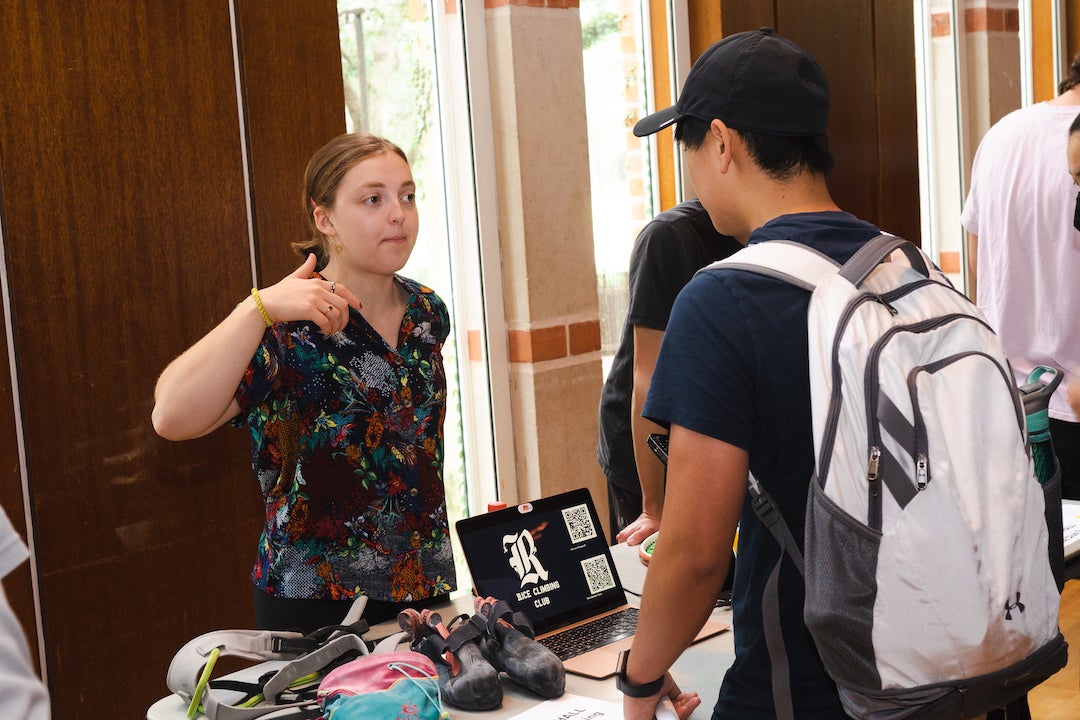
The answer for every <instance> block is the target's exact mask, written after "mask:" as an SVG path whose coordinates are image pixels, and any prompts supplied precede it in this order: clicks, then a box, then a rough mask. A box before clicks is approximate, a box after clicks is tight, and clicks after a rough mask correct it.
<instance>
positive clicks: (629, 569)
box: [146, 545, 735, 720]
mask: <svg viewBox="0 0 1080 720" xmlns="http://www.w3.org/2000/svg"><path fill="white" fill-rule="evenodd" d="M611 554H612V557H613V558H614V560H615V567H616V568H617V569H618V572H619V577H620V579H621V580H622V583H623V587H624V588H626V589H627V591H628V596H627V599H628V601H630V602H634V601H636V600H637V599H638V598H637V597H636V596H634V593H639V594H640V592H641V588H642V585H643V584H644V582H645V566H644V565H642V564H641V562H640V561H639V560H638V555H637V548H636V547H635V548H630V547H627V546H626V545H616V546H614V547H613V548H612V549H611ZM449 606H452V607H453V610H452V612H453V613H455V614H456V613H471V612H472V599H471V597H469V595H468V594H467V593H465V594H463V595H461V596H460V597H458V598H456V599H455V600H454V601H453V602H452V603H450V604H449V605H448V606H447V608H440V610H441V611H446V610H447V609H448V607H449ZM444 614H450V613H445V612H444ZM713 619H714V620H717V621H718V622H722V623H726V624H728V625H730V624H731V610H730V609H728V608H724V609H718V610H715V611H714V612H713ZM395 630H397V625H396V624H395V623H393V622H388V623H383V624H381V625H376V626H375V627H374V628H372V631H371V635H370V636H371V637H373V638H378V637H384V636H386V635H390V634H391V633H392V632H394V631H395ZM734 660H735V655H734V647H733V640H732V634H731V632H730V631H728V632H724V633H721V634H720V635H716V636H714V637H711V638H708V639H706V640H703V641H701V642H699V643H697V644H695V645H692V646H691V647H690V648H689V649H687V650H686V652H684V653H683V654H682V656H681V657H680V658H679V659H678V661H676V663H675V665H674V666H673V667H672V669H671V672H672V675H673V676H674V677H675V681H676V682H677V683H678V684H679V687H680V688H681V689H683V690H685V691H694V692H697V693H698V694H700V695H701V706H700V707H699V708H698V709H697V710H696V711H695V712H694V714H693V715H692V716H691V717H692V718H694V720H704V719H705V718H708V717H710V716H711V715H712V709H713V706H714V705H715V704H716V697H717V694H718V693H719V691H720V681H721V680H722V679H723V676H724V672H725V671H726V670H727V668H728V667H729V666H730V665H731V663H732V662H733V661H734ZM255 667H256V668H257V667H258V666H255ZM259 674H260V671H259V670H257V669H256V670H253V671H250V672H246V673H245V672H241V673H236V674H235V675H237V676H240V677H243V678H244V679H248V678H250V677H257V676H258V675H259ZM164 681H165V679H164V678H162V684H163V685H164ZM566 692H568V693H572V694H574V695H582V696H585V697H593V698H598V699H601V700H611V701H615V702H621V701H622V695H621V694H620V693H619V691H618V690H616V689H615V681H614V679H613V678H608V679H607V680H592V679H590V678H584V677H580V676H578V675H570V674H567V676H566ZM539 702H541V698H538V697H536V696H535V695H532V694H531V693H529V692H528V691H526V690H522V689H520V688H519V687H518V686H517V685H515V684H514V683H513V682H505V683H503V703H502V707H500V708H497V709H495V710H487V711H484V712H468V711H465V710H458V709H457V708H454V707H450V706H447V707H446V709H447V710H448V711H449V712H450V716H451V718H452V719H453V720H458V719H459V718H460V719H461V720H466V719H468V718H476V719H477V720H480V719H486V720H504V719H505V718H511V717H513V716H514V715H517V714H518V713H521V712H524V711H525V710H528V709H529V708H531V707H533V706H534V705H536V704H537V703H539ZM186 712H187V703H185V702H184V701H183V700H182V699H181V698H180V697H179V696H178V695H169V696H168V697H165V698H162V699H161V700H158V701H157V702H156V703H154V704H153V705H152V706H150V709H149V710H147V712H146V717H147V720H186V717H187V716H186Z"/></svg>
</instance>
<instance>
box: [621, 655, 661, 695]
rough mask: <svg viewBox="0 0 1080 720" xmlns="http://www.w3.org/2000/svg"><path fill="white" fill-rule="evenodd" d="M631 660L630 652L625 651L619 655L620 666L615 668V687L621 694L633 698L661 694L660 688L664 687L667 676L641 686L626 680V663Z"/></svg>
mask: <svg viewBox="0 0 1080 720" xmlns="http://www.w3.org/2000/svg"><path fill="white" fill-rule="evenodd" d="M629 659H630V651H629V650H623V651H622V652H620V653H619V662H618V665H616V666H615V687H617V688H619V692H621V693H622V694H623V695H626V696H627V697H632V698H644V697H649V696H650V695H655V694H656V693H658V692H660V688H662V687H664V677H665V675H661V676H660V677H659V678H657V679H656V680H653V681H652V682H647V683H643V684H641V685H635V684H634V683H632V682H630V681H629V680H627V679H626V662H627V661H628V660H629Z"/></svg>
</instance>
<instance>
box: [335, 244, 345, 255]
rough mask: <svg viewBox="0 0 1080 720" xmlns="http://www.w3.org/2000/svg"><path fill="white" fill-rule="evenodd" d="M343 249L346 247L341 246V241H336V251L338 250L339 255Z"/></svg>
mask: <svg viewBox="0 0 1080 720" xmlns="http://www.w3.org/2000/svg"><path fill="white" fill-rule="evenodd" d="M343 249H344V248H342V247H341V243H339V242H335V243H334V252H336V253H337V254H338V255H340V254H341V251H342V250H343Z"/></svg>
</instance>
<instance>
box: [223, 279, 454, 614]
mask: <svg viewBox="0 0 1080 720" xmlns="http://www.w3.org/2000/svg"><path fill="white" fill-rule="evenodd" d="M396 280H397V282H398V283H399V284H400V285H401V286H402V287H403V288H404V289H405V290H406V291H407V292H408V293H409V300H408V307H407V309H406V311H405V314H404V316H403V318H402V322H401V330H400V333H399V336H398V347H397V348H391V347H389V346H388V345H387V343H386V342H385V341H384V340H383V338H382V337H381V336H380V335H379V334H378V333H377V332H376V331H375V330H374V329H373V328H372V327H371V326H370V325H369V324H368V323H367V321H366V320H365V319H364V317H363V316H362V315H361V314H360V313H359V312H357V311H356V310H352V309H350V318H349V324H348V325H347V326H346V327H345V329H344V330H343V331H341V332H339V333H337V334H335V335H333V336H331V337H329V338H326V337H323V335H322V333H321V332H320V331H319V329H318V327H317V326H316V325H315V324H313V323H310V322H307V321H304V322H291V323H278V324H276V325H274V327H272V328H268V329H267V331H266V333H265V335H264V336H263V340H262V343H261V344H260V345H259V348H258V349H257V350H256V352H255V356H254V357H253V358H252V360H251V365H250V366H249V367H248V369H247V372H245V373H244V378H243V380H242V381H241V383H240V387H239V388H238V389H237V392H236V400H237V402H239V404H240V414H239V415H238V416H237V417H236V418H235V419H234V420H233V423H234V424H235V425H237V426H242V425H244V424H247V426H248V427H249V429H250V431H251V440H252V467H253V469H254V471H255V476H256V478H257V479H258V481H259V485H260V487H261V488H262V494H263V497H264V499H265V500H266V520H265V525H264V528H263V532H262V535H261V536H260V538H259V551H258V558H257V560H256V563H255V567H254V569H253V570H252V574H251V576H252V580H254V582H255V585H256V586H257V587H259V588H261V589H263V590H265V591H266V592H268V593H269V594H271V595H275V596H278V597H286V598H317V599H348V598H352V597H355V596H356V595H358V594H361V593H363V594H365V595H367V596H368V597H370V598H371V599H373V600H383V601H409V600H419V599H421V598H427V597H430V596H432V595H444V594H447V593H449V592H450V591H451V590H453V589H454V587H455V583H456V577H455V574H454V558H453V552H452V550H451V546H450V535H449V531H448V530H449V528H448V523H447V519H446V500H445V497H444V491H443V482H442V471H443V418H444V416H445V412H446V376H445V373H444V370H443V361H442V346H443V342H444V341H445V340H446V337H447V335H448V334H449V332H450V319H449V316H448V315H447V312H446V306H445V305H444V304H443V302H442V300H441V299H440V298H439V297H438V295H436V294H435V293H434V292H433V291H432V290H430V289H428V288H426V287H424V286H422V285H420V284H419V283H416V282H414V281H412V280H409V279H407V278H402V277H397V278H396Z"/></svg>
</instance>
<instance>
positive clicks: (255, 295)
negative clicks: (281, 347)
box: [251, 288, 274, 327]
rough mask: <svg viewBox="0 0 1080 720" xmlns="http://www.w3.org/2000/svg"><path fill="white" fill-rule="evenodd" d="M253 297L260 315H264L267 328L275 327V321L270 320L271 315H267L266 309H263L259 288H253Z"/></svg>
mask: <svg viewBox="0 0 1080 720" xmlns="http://www.w3.org/2000/svg"><path fill="white" fill-rule="evenodd" d="M251 297H253V298H255V307H257V308H259V314H260V315H262V319H263V322H264V323H266V327H274V321H273V320H271V319H270V314H269V313H267V312H266V308H264V307H263V304H262V298H261V297H259V289H258V288H251Z"/></svg>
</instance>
